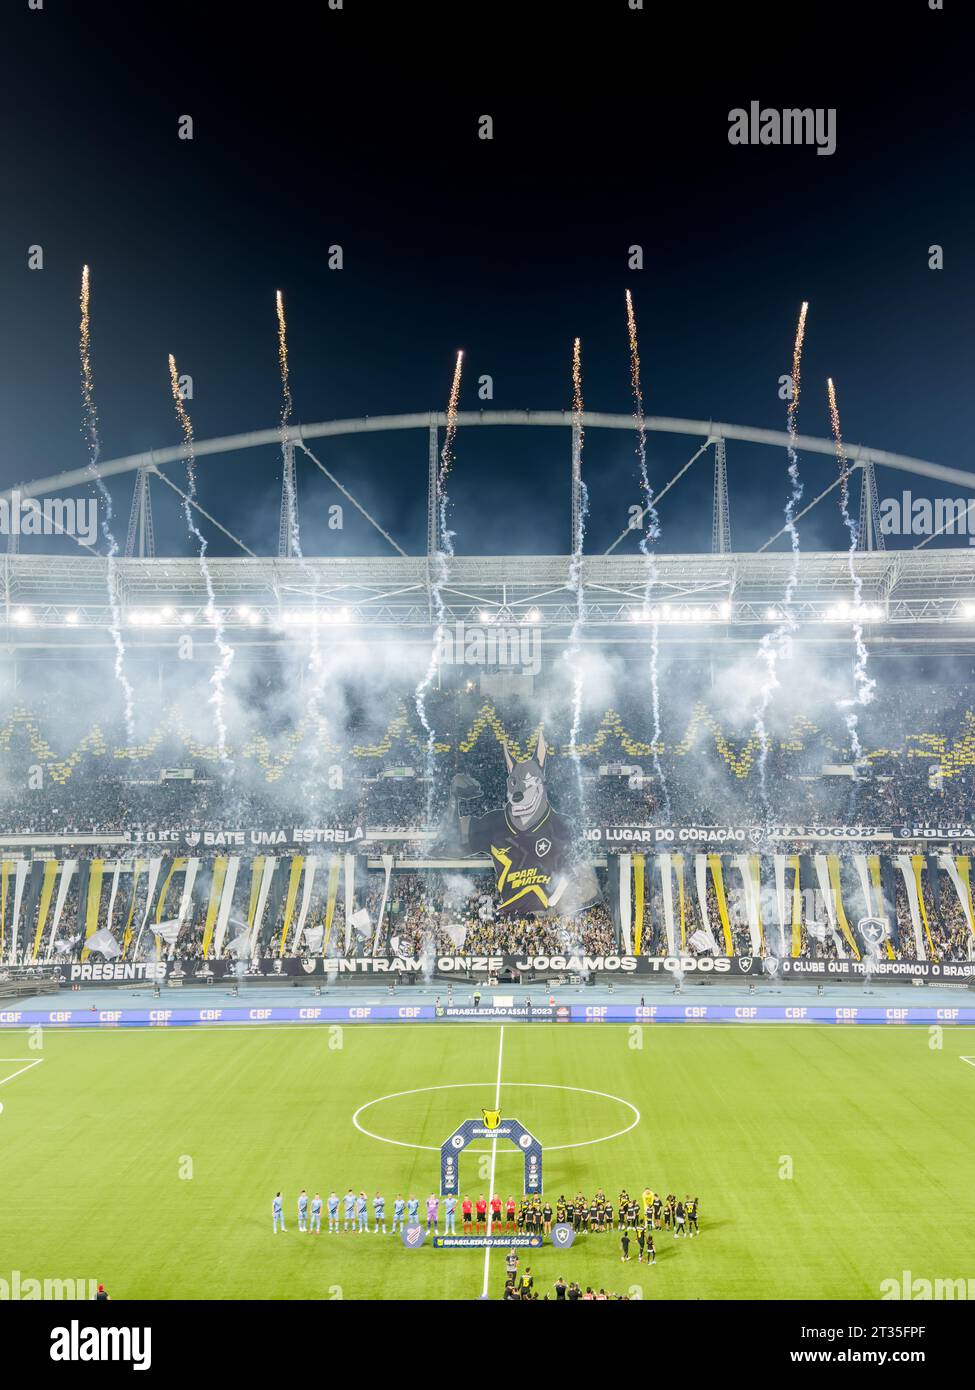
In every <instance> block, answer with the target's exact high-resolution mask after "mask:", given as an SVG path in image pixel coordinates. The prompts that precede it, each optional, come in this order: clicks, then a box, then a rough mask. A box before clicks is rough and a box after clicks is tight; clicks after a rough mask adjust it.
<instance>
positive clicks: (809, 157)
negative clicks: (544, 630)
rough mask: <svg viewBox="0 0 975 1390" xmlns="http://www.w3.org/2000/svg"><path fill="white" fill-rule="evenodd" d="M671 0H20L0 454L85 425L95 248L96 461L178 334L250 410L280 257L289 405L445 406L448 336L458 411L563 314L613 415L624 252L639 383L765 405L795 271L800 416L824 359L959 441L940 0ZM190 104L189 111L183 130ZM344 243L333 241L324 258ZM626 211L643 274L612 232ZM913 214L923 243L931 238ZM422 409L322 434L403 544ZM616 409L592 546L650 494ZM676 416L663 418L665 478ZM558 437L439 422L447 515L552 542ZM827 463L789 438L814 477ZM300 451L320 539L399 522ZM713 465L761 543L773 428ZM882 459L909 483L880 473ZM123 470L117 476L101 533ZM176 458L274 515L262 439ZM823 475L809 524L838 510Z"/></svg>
mask: <svg viewBox="0 0 975 1390" xmlns="http://www.w3.org/2000/svg"><path fill="white" fill-rule="evenodd" d="M665 8H666V10H667V11H668V12H669V10H670V9H671V7H664V6H662V5H649V0H648V8H647V9H646V10H644V11H636V12H634V11H631V10H630V9H629V8H628V6H627V3H626V0H600V3H596V4H589V5H579V6H577V7H574V8H573V7H570V6H562V5H555V4H544V5H543V4H533V5H521V6H513V5H512V6H508V5H503V4H502V5H496V4H495V5H490V6H484V5H473V4H464V5H462V4H460V3H457V4H455V5H453V6H451V7H449V8H446V9H445V10H443V11H438V10H437V9H436V8H433V7H430V6H422V5H412V4H405V3H404V4H401V5H399V6H392V5H377V4H375V3H373V0H345V4H344V7H343V9H342V10H340V11H329V10H328V8H327V6H326V4H325V3H319V4H317V5H314V6H311V5H308V6H302V5H300V4H287V3H281V4H278V5H277V6H268V7H266V8H265V9H264V10H263V12H262V11H261V10H260V9H259V8H256V7H255V8H254V9H253V10H249V9H247V7H244V6H239V7H238V6H230V5H224V6H221V5H217V4H215V5H211V6H206V7H204V6H200V5H198V4H197V5H191V4H182V3H173V4H167V5H160V4H157V3H154V0H145V2H144V3H142V4H140V5H135V4H128V3H126V4H122V3H98V2H97V0H90V2H88V3H86V2H85V0H44V3H43V8H42V9H41V10H31V9H30V8H29V6H28V0H8V3H7V4H6V5H5V6H4V15H3V19H2V21H0V24H2V30H3V32H2V52H3V55H4V57H3V67H4V80H3V82H2V83H0V124H2V139H0V158H2V174H3V182H2V186H3V190H4V199H3V210H2V217H0V294H2V301H0V302H2V305H3V314H2V323H0V354H2V359H0V392H2V420H3V429H2V434H0V441H2V463H0V484H2V485H3V486H5V487H6V486H10V485H12V484H14V483H16V482H18V481H21V480H24V479H30V478H34V477H40V476H44V475H47V474H50V473H54V472H56V471H58V470H60V469H63V468H72V467H79V466H83V465H84V464H85V463H86V462H87V455H86V452H85V445H84V440H83V438H82V435H81V433H80V423H81V399H80V392H79V382H78V355H77V336H78V306H77V300H78V289H79V283H80V275H81V267H82V265H83V263H85V262H88V264H89V265H90V266H91V272H92V277H93V299H92V311H93V342H94V368H95V388H96V399H97V404H98V409H99V416H100V424H101V435H102V455H103V457H104V458H113V457H116V456H118V455H121V454H127V453H131V452H134V451H137V450H141V449H146V448H149V447H153V446H155V447H165V446H167V445H171V444H175V443H177V442H178V440H179V432H178V427H177V423H176V420H175V417H174V412H173V408H172V402H171V399H170V397H169V394H168V380H167V369H166V357H167V354H168V353H169V352H174V353H175V354H176V357H177V361H178V363H179V365H180V369H181V370H182V371H185V372H189V373H190V374H192V376H193V380H194V398H193V400H192V401H191V402H190V403H189V405H190V409H191V412H192V417H193V422H194V426H195V430H196V434H197V436H198V437H199V438H201V439H202V438H206V437H208V436H212V435H218V434H225V433H236V432H240V431H245V430H249V429H262V428H270V427H273V426H274V425H275V424H276V423H277V420H278V413H279V409H280V383H279V379H278V374H277V357H276V346H277V345H276V323H275V313H274V293H275V290H277V289H279V288H280V289H281V290H282V291H283V292H284V295H285V303H286V308H287V315H288V326H289V341H290V354H291V368H292V386H293V393H294V403H295V418H296V419H298V420H302V421H305V422H311V421H318V420H323V419H330V418H339V417H354V416H360V415H383V414H391V413H394V412H400V411H426V410H430V409H443V408H444V406H445V404H446V400H447V393H448V390H449V385H450V377H451V371H452V366H453V358H454V354H455V352H456V351H457V349H458V348H463V349H464V350H465V354H466V359H465V381H464V388H463V391H462V397H461V406H462V408H464V409H477V408H479V406H481V405H482V404H483V405H485V406H486V407H487V408H496V409H503V408H516V409H522V408H526V407H530V408H533V409H561V408H568V407H569V406H570V404H571V381H570V375H569V364H570V354H571V344H572V339H573V337H574V336H575V335H576V334H579V335H580V336H581V338H582V345H583V361H584V385H585V398H586V405H587V407H589V408H591V409H594V410H612V411H622V412H625V411H627V410H629V409H630V404H631V402H630V396H629V380H628V360H627V341H626V324H625V309H624V298H623V296H624V290H625V289H626V288H627V287H629V288H631V289H632V290H633V293H634V296H635V302H636V309H637V315H638V323H639V327H640V338H641V349H642V357H643V382H644V391H645V397H646V407H647V411H648V413H650V414H660V415H676V416H687V417H690V418H703V419H708V418H712V419H716V420H727V421H732V422H736V423H740V424H750V425H756V426H763V427H770V428H784V425H785V405H784V403H783V402H782V401H781V400H780V399H779V396H778V379H779V377H780V375H781V374H782V373H784V372H786V371H787V370H788V367H789V363H790V357H791V345H792V337H793V333H794V328H795V322H796V317H797V314H798V310H799V305H800V302H801V301H802V300H803V299H808V300H809V303H810V308H809V321H808V333H807V348H806V355H805V359H804V363H803V400H802V403H801V407H800V415H799V427H800V429H801V430H802V431H803V432H807V433H810V434H818V435H826V434H828V432H829V420H828V416H827V412H826V406H825V378H826V376H827V375H829V374H831V375H832V376H833V377H834V378H835V380H836V383H837V388H838V392H839V401H840V409H841V413H842V418H843V424H844V432H845V435H846V437H847V438H848V439H849V440H850V441H851V442H859V443H866V444H870V445H873V446H875V447H878V448H885V449H889V450H892V451H895V452H899V453H905V454H913V455H916V456H918V457H921V458H927V459H933V460H936V461H938V462H942V463H945V464H951V465H954V466H956V467H962V468H969V467H971V463H970V461H969V458H970V453H971V448H970V442H969V439H968V438H966V432H968V431H969V427H970V418H971V409H970V402H971V376H972V350H971V321H972V309H973V289H975V273H973V239H972V213H973V194H972V167H973V161H972V151H973V147H975V128H973V127H975V120H973V116H972V108H971V101H970V75H968V74H966V73H965V62H966V54H967V52H968V43H967V37H966V36H965V35H964V34H962V32H961V20H962V8H963V7H962V5H961V4H960V3H959V0H946V8H945V10H943V11H932V10H931V9H930V8H929V6H928V3H927V0H915V2H914V3H911V4H906V3H905V4H897V5H891V4H871V5H868V4H858V5H852V4H849V3H848V4H847V5H845V6H839V5H833V4H829V3H818V4H810V3H805V4H797V5H793V6H791V7H785V6H779V5H776V6H771V5H769V6H766V5H763V4H752V5H740V6H737V7H736V8H735V9H734V11H733V12H727V13H726V15H725V18H724V20H723V21H722V22H721V23H718V22H717V21H716V20H715V19H714V18H713V17H710V16H709V14H708V12H707V11H701V10H698V9H689V10H687V11H686V12H685V13H683V15H682V17H681V16H675V15H673V14H670V13H665V12H664V11H665ZM201 11H204V12H205V13H206V15H207V18H205V19H203V18H201V17H200V12H201ZM752 100H758V101H760V102H761V103H762V105H763V106H764V107H778V108H781V107H787V106H812V107H834V108H835V109H836V112H837V117H836V121H837V149H836V153H835V154H833V155H831V156H820V155H817V154H816V151H815V149H813V148H808V147H799V148H776V147H746V148H739V147H734V146H732V145H731V144H729V141H728V113H729V111H730V110H731V109H732V108H734V107H740V106H743V107H747V106H748V104H749V102H750V101H752ZM186 114H188V115H191V116H192V117H193V122H194V138H193V139H192V141H185V140H180V139H179V138H178V121H179V118H180V117H181V116H182V115H186ZM483 114H490V115H491V116H492V117H493V119H494V139H493V140H491V141H483V140H479V139H478V119H479V117H480V116H481V115H483ZM336 243H337V244H340V245H341V246H342V248H343V254H344V268H343V269H341V270H330V269H329V268H328V264H327V256H328V247H329V246H330V245H332V244H336ZM634 243H637V244H640V245H642V246H643V248H644V256H645V265H644V269H643V270H642V271H633V270H630V269H628V268H627V249H628V247H629V246H630V245H631V244H634ZM35 244H39V245H41V246H42V247H43V251H44V268H43V270H34V271H31V270H29V269H28V268H27V248H28V247H29V246H31V245H35ZM934 244H937V245H940V246H942V247H943V248H944V269H943V270H931V269H929V267H928V248H929V247H930V246H931V245H934ZM484 373H487V374H490V375H491V376H492V377H493V381H494V399H493V401H490V402H482V401H479V400H478V398H477V393H476V379H477V378H478V377H479V376H481V375H482V374H484ZM426 444H427V441H426V437H425V435H424V434H422V433H415V434H410V435H390V436H385V437H382V436H373V437H369V438H366V439H358V440H356V439H346V440H340V441H335V442H332V441H322V442H321V444H320V448H318V446H313V447H316V451H317V452H319V453H320V457H321V458H322V459H323V461H324V462H326V463H327V464H328V465H329V466H330V467H331V468H332V469H333V470H334V471H335V472H336V473H337V474H338V475H339V476H340V477H341V478H342V480H343V481H344V482H345V483H346V484H347V485H348V486H349V487H350V488H351V489H352V490H353V491H354V492H355V493H356V494H357V495H358V496H359V497H360V498H361V500H362V501H363V502H364V503H365V504H366V505H367V506H369V507H370V508H372V509H373V510H374V511H375V513H376V515H377V516H378V518H379V519H380V520H381V521H382V523H383V524H384V525H385V526H387V527H388V529H389V530H390V531H391V532H392V533H393V534H394V535H395V536H396V538H397V539H398V540H399V541H400V543H401V544H402V545H403V546H404V547H405V548H406V549H407V550H421V549H422V548H423V545H424V512H425V500H426V499H425V493H426ZM633 446H634V440H633V438H632V437H630V436H628V435H623V434H609V433H607V432H596V431H591V432H590V433H589V435H588V436H587V442H586V455H585V463H584V469H585V475H586V478H587V481H588V483H589V487H590V492H591V502H592V517H591V524H590V530H589V536H588V540H587V548H588V549H590V550H602V549H604V548H605V546H606V545H607V544H608V543H609V542H610V540H612V539H613V538H614V537H615V536H616V535H617V533H618V532H619V531H620V530H621V529H622V527H623V526H624V525H625V524H626V519H627V508H628V507H629V506H630V505H632V504H634V503H636V502H638V501H639V488H638V483H637V471H636V459H635V455H634V452H633ZM696 447H697V442H695V441H694V440H692V439H690V438H687V439H683V438H676V439H675V438H673V437H666V436H655V437H652V439H651V472H652V476H653V479H654V482H655V484H656V485H657V486H658V487H659V486H662V485H663V484H664V483H665V482H666V481H667V480H668V479H669V478H670V477H671V475H672V474H673V473H674V472H675V471H676V470H677V468H678V467H680V466H681V464H683V463H684V462H685V461H686V459H687V458H689V457H690V455H691V454H692V453H693V452H694V450H695V449H696ZM568 466H569V461H568V432H567V431H566V432H565V433H562V432H561V431H548V430H544V431H543V430H538V429H535V430H509V429H504V430H498V429H485V430H468V431H464V432H461V434H460V436H459V440H458V447H457V462H456V465H455V468H454V473H453V477H452V482H451V496H452V501H453V512H452V520H453V524H454V525H455V528H456V531H457V548H458V550H459V551H468V552H478V553H499V552H505V551H510V552H515V551H536V552H541V553H557V552H565V551H566V550H567V549H568V545H569V525H568V488H567V481H568ZM834 469H835V465H834V463H833V461H832V460H831V459H829V458H826V457H807V458H803V459H802V460H801V470H802V477H803V480H804V483H805V487H806V496H807V498H809V497H811V496H812V495H813V494H814V492H816V491H818V490H819V489H820V488H821V487H823V486H824V485H825V484H826V482H828V481H829V480H830V478H831V477H832V476H833V473H834ZM299 470H300V471H299V491H300V500H301V508H302V526H303V530H302V535H303V541H304V545H305V548H306V550H308V551H309V552H319V553H325V554H338V553H376V554H380V553H386V551H385V547H384V545H383V543H382V541H381V540H380V539H379V537H378V536H376V534H375V533H374V532H372V531H370V530H369V529H368V528H367V527H366V526H365V523H363V522H361V521H360V520H359V519H358V518H356V517H355V515H354V514H353V513H351V512H348V511H347V513H346V527H345V530H344V531H342V532H330V531H328V530H326V529H325V527H324V525H323V517H324V510H325V508H326V507H327V506H328V504H329V503H331V502H334V501H336V500H338V499H337V497H336V494H335V493H334V491H333V490H332V489H331V488H330V487H329V485H328V484H327V483H326V481H325V479H324V478H322V477H321V476H320V475H317V474H316V473H315V472H314V470H313V469H312V468H311V467H310V465H308V464H307V462H302V463H300V464H299ZM169 472H170V475H171V476H172V477H173V478H174V479H175V480H176V481H177V482H179V483H180V484H183V482H184V477H183V470H182V467H181V466H179V465H175V466H171V467H170V469H169ZM729 474H730V483H731V492H732V526H733V540H734V544H735V548H740V549H750V548H754V547H755V546H756V545H758V544H760V543H761V542H762V541H764V540H765V539H766V538H767V537H768V536H769V535H770V534H771V533H772V532H773V531H775V530H777V529H778V526H779V525H780V524H781V508H782V505H783V504H784V501H785V497H786V493H787V479H786V475H785V457H784V454H782V453H780V452H777V451H775V452H773V451H770V450H767V449H762V448H758V447H752V446H748V445H741V444H739V445H737V446H736V445H734V444H732V445H730V446H729ZM879 484H880V493H881V496H885V495H890V494H897V493H899V492H900V491H901V489H902V488H903V487H904V486H909V487H911V488H912V489H913V490H914V492H915V493H916V494H921V493H923V492H925V491H926V489H925V485H924V484H923V483H922V482H921V480H912V479H908V478H905V477H904V476H903V475H899V474H895V473H892V472H884V471H881V473H880V475H879ZM131 486H132V479H131V478H125V479H120V480H116V481H114V482H113V484H112V487H113V494H114V496H115V499H116V506H117V509H118V512H119V514H120V517H119V520H118V530H119V531H120V533H121V538H122V539H124V531H125V520H126V517H127V514H128V505H129V499H130V496H131ZM199 488H200V498H201V501H202V503H203V504H204V505H205V506H206V507H207V508H208V509H210V510H212V511H213V512H214V513H215V514H216V515H218V516H219V517H220V519H221V520H222V521H223V522H224V523H225V524H226V525H228V526H230V527H231V529H233V530H234V531H235V532H236V533H237V534H239V535H240V536H241V537H242V538H243V539H244V540H245V541H246V542H247V543H248V544H249V545H251V546H252V548H254V549H255V550H257V551H258V552H260V553H264V554H268V553H273V552H274V549H275V547H276V541H277V524H278V503H279V489H280V452H279V451H276V450H275V449H265V450H261V451H253V452H251V453H249V454H243V455H240V454H238V455H234V456H228V457H225V458H222V459H218V460H213V461H209V460H207V461H205V462H202V463H201V465H200V477H199ZM952 492H953V493H954V494H955V495H958V493H959V490H958V489H952ZM929 495H930V493H929ZM153 497H154V507H155V512H156V524H157V540H158V544H159V549H160V550H161V551H166V552H167V553H176V554H189V553H191V549H190V546H189V543H188V541H187V536H186V528H185V524H184V522H183V520H182V516H181V514H180V511H179V508H178V503H177V502H176V499H175V498H174V497H173V496H172V494H168V495H167V494H166V493H165V490H164V489H163V488H162V487H161V486H160V485H158V484H157V485H155V488H154V493H153ZM834 499H835V494H834V497H833V498H831V499H830V500H829V501H828V502H827V503H825V504H823V506H822V507H820V508H819V509H817V511H816V512H814V513H812V514H811V516H810V518H809V523H808V524H807V525H806V526H804V527H803V530H802V544H803V546H804V547H805V548H808V549H822V548H839V547H840V546H841V545H843V543H844V536H845V533H844V531H843V528H842V524H841V519H840V516H839V514H838V510H837V507H836V505H835V500H834ZM710 508H711V461H710V456H707V457H706V458H705V459H702V460H701V462H700V464H699V465H695V468H694V469H692V470H691V472H690V473H688V475H687V476H686V477H685V478H684V479H683V480H682V482H681V483H680V484H679V485H678V486H677V487H676V488H675V489H674V490H673V492H672V493H671V494H670V495H669V496H668V497H667V499H666V500H665V501H664V503H663V504H662V507H661V524H662V538H661V547H662V548H663V549H664V550H666V551H683V550H694V549H702V548H703V549H707V548H708V547H709V545H710V527H711V518H710ZM210 539H211V541H212V546H213V550H214V552H215V553H233V551H232V550H228V543H227V542H226V541H224V540H223V538H221V537H219V535H216V534H213V535H211V537H210ZM898 543H902V544H903V543H909V542H898ZM939 543H940V542H935V544H939ZM963 543H965V542H964V541H963ZM628 544H629V547H630V548H631V549H635V545H636V542H635V540H633V541H630V542H628ZM70 545H71V542H70V541H61V542H60V543H59V545H58V548H59V549H61V550H63V549H64V548H65V546H70ZM779 545H780V547H781V546H782V545H784V541H780V542H779ZM26 548H27V547H26V545H25V549H26ZM35 548H36V547H35Z"/></svg>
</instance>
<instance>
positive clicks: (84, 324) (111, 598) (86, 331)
mask: <svg viewBox="0 0 975 1390" xmlns="http://www.w3.org/2000/svg"><path fill="white" fill-rule="evenodd" d="M80 305H81V326H80V330H79V341H78V353H79V357H80V359H81V399H82V402H83V405H84V424H83V426H82V429H83V432H84V434H85V436H86V438H87V441H88V460H89V462H88V468H89V471H90V472H91V474H92V476H93V478H94V479H95V482H96V483H97V485H98V490H99V492H100V493H101V495H102V501H103V503H104V513H103V516H102V535H103V536H104V537H105V544H106V545H107V547H108V568H107V569H106V572H105V581H106V585H107V588H108V606H109V610H110V612H111V625H110V631H111V634H112V642H113V644H114V646H115V679H116V680H117V681H118V683H119V685H120V686H121V687H122V697H123V700H124V704H125V733H126V738H127V739H128V742H129V744H134V743H135V716H134V696H133V690H132V683H131V681H130V680H129V678H128V676H127V675H126V674H125V642H124V641H123V639H122V614H121V610H120V608H119V602H118V595H117V593H116V589H115V559H116V556H117V555H118V543H117V542H116V540H115V536H114V534H113V532H112V494H111V493H110V492H109V490H108V488H107V487H106V486H105V482H104V480H103V478H102V475H101V473H100V472H99V471H98V460H99V457H100V456H101V451H102V445H101V438H100V436H99V433H98V411H97V409H96V407H95V378H94V373H93V371H92V365H91V275H90V273H89V270H88V267H87V266H83V267H82V271H81V300H80Z"/></svg>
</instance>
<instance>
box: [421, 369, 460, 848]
mask: <svg viewBox="0 0 975 1390" xmlns="http://www.w3.org/2000/svg"><path fill="white" fill-rule="evenodd" d="M463 363H464V354H463V352H458V354H457V360H456V362H455V363H454V377H453V381H452V382H451V384H450V397H449V399H448V401H447V428H446V430H445V431H444V442H443V448H442V449H441V451H440V465H439V467H438V469H437V498H438V501H439V511H438V518H437V520H438V523H439V524H438V535H437V549H436V552H435V553H434V556H433V564H432V569H431V573H430V593H431V596H432V598H433V606H434V611H435V612H436V615H437V627H436V630H435V632H434V634H433V648H432V650H431V652H430V661H429V664H428V666H427V669H426V674H425V675H424V677H423V679H422V680H421V681H420V682H419V684H418V685H417V687H416V691H415V694H414V698H415V702H416V712H417V716H418V718H419V720H420V723H421V724H422V725H423V729H424V732H425V733H426V736H427V749H426V776H427V825H429V824H430V823H431V821H432V820H433V782H434V770H435V760H436V732H435V730H434V727H433V725H432V724H431V723H430V720H429V717H428V715H427V692H428V690H429V689H430V687H431V686H432V685H433V681H434V677H435V676H436V674H437V671H438V670H439V668H440V663H441V661H442V659H443V643H444V638H445V637H446V618H447V609H446V607H445V605H444V601H443V587H444V585H445V584H446V582H447V560H448V558H451V557H452V556H453V553H454V533H453V532H452V531H451V530H450V529H449V527H448V525H447V510H448V497H447V479H448V478H449V476H450V469H451V466H452V464H453V461H454V441H455V439H456V436H457V403H458V401H459V400H460V377H461V369H462V367H463Z"/></svg>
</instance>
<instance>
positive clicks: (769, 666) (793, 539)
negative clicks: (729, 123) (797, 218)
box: [755, 300, 809, 821]
mask: <svg viewBox="0 0 975 1390" xmlns="http://www.w3.org/2000/svg"><path fill="white" fill-rule="evenodd" d="M808 309H809V305H808V304H807V303H806V301H805V300H803V303H802V307H801V308H800V310H799V322H798V324H797V325H796V337H795V343H794V345H793V349H792V376H791V382H792V392H791V394H790V397H789V408H788V411H787V425H786V428H787V432H788V435H789V442H788V444H787V445H786V453H787V454H788V458H789V470H788V471H789V482H790V484H791V487H790V490H789V497H788V499H787V501H786V504H785V529H786V530H787V531H788V533H789V541H790V544H791V546H792V564H791V566H790V569H789V577H788V580H787V581H786V586H785V596H784V599H783V605H782V613H781V622H780V623H779V624H778V626H777V627H776V628H775V629H774V630H773V631H772V632H767V633H766V634H765V636H764V637H763V638H762V640H761V643H760V644H759V659H760V661H761V662H762V665H763V666H764V667H765V679H764V681H763V684H762V691H761V696H760V699H759V706H758V712H757V714H756V716H755V733H756V736H757V738H758V777H759V786H760V790H761V797H762V808H763V810H764V812H765V819H766V821H768V820H769V819H770V818H771V808H770V806H769V800H768V789H767V786H766V779H765V773H766V765H767V762H768V750H769V733H768V725H767V722H766V716H767V715H768V710H769V706H770V704H771V702H772V696H773V694H774V693H775V691H776V690H777V689H778V687H779V677H778V664H779V658H780V656H786V657H788V655H789V654H790V652H791V650H792V633H793V632H795V630H796V621H795V618H794V616H793V613H792V600H793V597H794V596H795V591H796V585H797V584H798V582H799V555H800V551H799V528H798V526H797V525H796V520H795V517H796V508H797V507H798V505H799V503H800V502H801V500H802V491H803V488H802V480H801V479H800V477H799V452H798V450H797V448H796V440H797V439H798V437H799V431H798V421H799V397H800V394H801V387H802V349H803V345H804V343H805V340H806V313H807V311H808Z"/></svg>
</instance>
